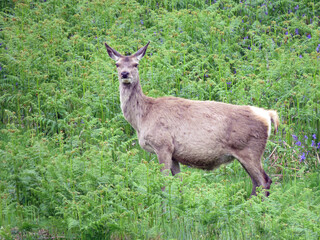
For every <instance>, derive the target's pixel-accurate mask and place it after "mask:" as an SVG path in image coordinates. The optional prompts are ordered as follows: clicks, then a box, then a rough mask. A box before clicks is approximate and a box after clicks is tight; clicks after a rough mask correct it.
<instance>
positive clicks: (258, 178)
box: [237, 152, 272, 196]
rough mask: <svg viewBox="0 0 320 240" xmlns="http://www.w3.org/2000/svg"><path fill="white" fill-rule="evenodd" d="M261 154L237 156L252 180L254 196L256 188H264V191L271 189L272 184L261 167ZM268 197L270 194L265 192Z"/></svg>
mask: <svg viewBox="0 0 320 240" xmlns="http://www.w3.org/2000/svg"><path fill="white" fill-rule="evenodd" d="M261 156H262V153H261V154H253V153H252V152H248V153H247V154H246V155H243V154H241V155H240V156H239V155H238V156H237V159H238V160H239V162H240V163H241V165H242V166H243V168H244V169H245V170H246V171H247V173H248V174H249V176H250V177H251V180H252V185H253V186H252V192H251V196H252V195H256V188H257V187H259V186H262V187H263V188H264V189H267V190H268V189H270V185H271V183H272V180H271V178H270V177H269V176H268V175H267V174H266V172H265V171H264V170H263V168H262V165H261ZM265 194H266V196H269V192H268V191H266V192H265Z"/></svg>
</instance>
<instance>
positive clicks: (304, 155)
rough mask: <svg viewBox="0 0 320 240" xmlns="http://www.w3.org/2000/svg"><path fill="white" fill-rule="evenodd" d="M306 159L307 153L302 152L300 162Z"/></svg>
mask: <svg viewBox="0 0 320 240" xmlns="http://www.w3.org/2000/svg"><path fill="white" fill-rule="evenodd" d="M304 160H306V154H305V153H302V155H300V162H302V161H304Z"/></svg>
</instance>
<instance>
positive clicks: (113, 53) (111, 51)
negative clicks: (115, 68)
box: [104, 43, 122, 61]
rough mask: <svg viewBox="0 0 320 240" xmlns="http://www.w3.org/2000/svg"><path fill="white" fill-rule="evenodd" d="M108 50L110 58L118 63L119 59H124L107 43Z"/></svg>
mask: <svg viewBox="0 0 320 240" xmlns="http://www.w3.org/2000/svg"><path fill="white" fill-rule="evenodd" d="M104 45H105V46H106V48H107V51H108V54H109V56H110V57H111V58H112V59H113V60H115V61H118V60H119V58H121V57H122V55H121V54H120V53H118V52H117V51H116V50H114V49H113V48H111V47H110V46H109V45H108V44H107V43H105V44H104Z"/></svg>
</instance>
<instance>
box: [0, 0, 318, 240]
mask: <svg viewBox="0 0 320 240" xmlns="http://www.w3.org/2000/svg"><path fill="white" fill-rule="evenodd" d="M319 15H320V3H319V2H318V1H315V0H314V1H308V0H299V1H298V0H296V1H293V0H281V1H280V0H279V1H278V0H276V1H267V0H247V1H245V0H243V1H235V0H217V1H214V0H173V1H167V0H165V1H156V0H137V1H133V0H92V1H89V0H42V1H40V0H37V1H31V0H16V1H11V0H3V1H1V3H0V28H1V31H0V239H44V238H45V237H50V238H53V239H58V238H59V239H60V238H63V239H308V240H309V239H319V238H320V184H319V183H320V172H319V169H320V168H319V166H320V159H319V148H320V143H319V142H320V107H319V106H320V105H319V101H320V100H319V99H320V59H319V58H320V28H319V26H320V23H319V21H320V19H319ZM149 40H150V41H151V44H150V46H149V49H148V52H147V55H146V56H145V58H144V59H143V60H142V61H141V63H140V67H139V68H140V77H141V83H142V85H143V90H144V92H145V94H147V95H148V96H153V97H158V96H164V95H173V96H179V97H183V98H189V99H201V100H215V101H223V102H229V103H233V104H247V105H254V106H259V107H264V108H270V109H275V110H277V111H278V113H279V116H280V118H281V126H280V129H279V131H278V133H277V134H276V135H273V136H272V137H271V139H270V141H269V142H268V145H267V149H266V152H265V154H264V156H263V160H262V162H263V165H264V168H265V170H266V172H267V173H268V174H269V175H270V176H271V177H272V179H273V184H272V186H271V195H270V196H269V198H267V199H265V198H263V197H262V196H263V192H261V193H260V194H259V195H258V196H257V197H253V198H251V199H249V195H250V192H251V180H250V178H249V177H248V176H247V174H246V172H245V171H244V170H243V169H242V167H241V165H240V164H239V163H238V162H237V161H235V162H233V163H232V164H230V165H227V166H223V167H221V168H219V169H217V170H215V171H210V172H208V171H200V170H197V169H192V168H189V167H183V168H182V173H181V174H180V176H181V179H180V178H177V177H171V176H169V177H166V176H163V175H162V174H161V173H160V166H159V164H158V162H157V158H156V156H155V155H152V154H149V153H146V152H145V151H143V150H142V149H141V148H140V147H139V146H138V142H137V137H136V134H135V132H134V131H133V129H132V128H131V126H130V125H129V124H128V123H127V122H126V121H125V119H124V118H123V115H122V113H121V109H120V104H119V93H118V80H117V75H116V69H115V66H114V62H113V61H112V60H110V59H109V57H108V55H107V52H106V49H105V47H104V42H108V44H109V45H110V46H112V47H114V48H115V49H117V50H118V51H119V52H121V53H126V54H130V53H133V52H135V51H136V50H137V49H138V48H139V47H141V46H143V45H144V44H146V43H147V41H149ZM163 185H166V186H167V187H166V190H165V191H164V192H162V191H161V187H162V186H163Z"/></svg>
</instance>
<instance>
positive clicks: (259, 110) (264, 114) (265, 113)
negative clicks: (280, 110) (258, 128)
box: [250, 106, 271, 137]
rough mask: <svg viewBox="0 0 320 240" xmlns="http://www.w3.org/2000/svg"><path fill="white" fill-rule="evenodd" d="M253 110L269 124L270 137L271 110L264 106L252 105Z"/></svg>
mask: <svg viewBox="0 0 320 240" xmlns="http://www.w3.org/2000/svg"><path fill="white" fill-rule="evenodd" d="M250 108H251V110H252V112H253V113H254V114H256V115H257V116H258V117H259V119H260V120H262V121H264V122H265V124H266V125H267V126H268V137H269V136H270V134H271V117H270V115H269V112H268V111H267V110H265V109H263V108H258V107H252V106H250Z"/></svg>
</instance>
